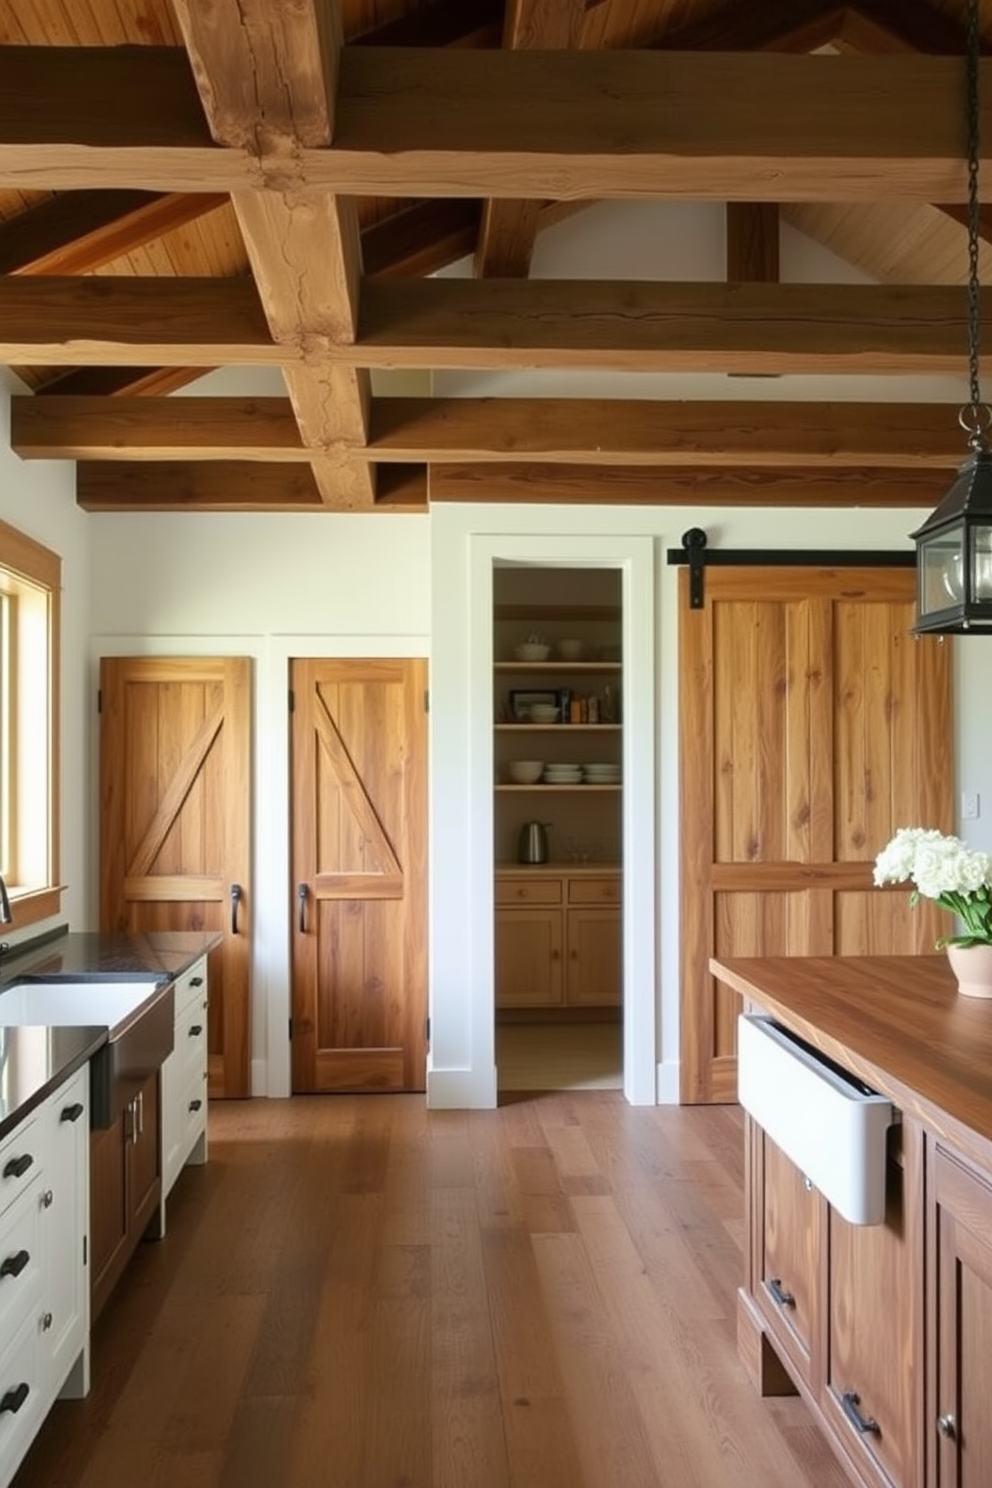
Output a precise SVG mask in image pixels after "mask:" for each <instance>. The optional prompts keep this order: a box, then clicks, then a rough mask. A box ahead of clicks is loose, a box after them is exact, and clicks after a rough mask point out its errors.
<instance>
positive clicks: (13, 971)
mask: <svg viewBox="0 0 992 1488" xmlns="http://www.w3.org/2000/svg"><path fill="white" fill-rule="evenodd" d="M222 940H223V935H222V934H221V932H220V931H219V930H152V931H147V932H146V933H144V934H141V935H125V934H123V933H120V932H114V933H113V934H104V933H103V932H102V931H99V930H92V931H69V932H66V933H64V934H59V935H55V936H54V937H52V938H51V939H48V940H45V941H43V942H40V943H36V944H34V945H27V946H23V947H12V948H11V950H10V951H8V952H7V954H6V956H5V957H4V960H3V966H2V974H0V992H2V990H3V988H4V987H5V986H9V985H12V984H13V983H14V982H20V981H23V980H24V979H25V978H26V977H34V978H38V977H50V978H54V977H58V978H65V977H78V978H79V980H80V981H101V982H106V981H114V980H119V981H123V980H127V981H142V980H144V979H145V978H146V977H147V979H148V980H149V981H150V982H160V981H165V980H168V981H171V980H172V979H173V977H177V976H182V974H183V972H184V971H186V970H188V969H189V967H190V966H192V964H193V962H194V961H198V960H199V958H200V957H201V956H203V955H205V954H206V952H207V951H209V950H212V949H213V947H214V946H216V945H219V944H220V942H221V941H222Z"/></svg>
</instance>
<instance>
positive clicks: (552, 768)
mask: <svg viewBox="0 0 992 1488" xmlns="http://www.w3.org/2000/svg"><path fill="white" fill-rule="evenodd" d="M542 778H543V780H544V782H545V784H546V785H581V784H582V766H581V765H570V764H559V765H545V767H544V775H543V777H542Z"/></svg>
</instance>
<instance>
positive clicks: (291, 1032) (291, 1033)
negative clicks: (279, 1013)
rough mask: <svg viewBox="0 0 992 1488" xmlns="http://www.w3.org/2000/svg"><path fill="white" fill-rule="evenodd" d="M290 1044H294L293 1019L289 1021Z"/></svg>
mask: <svg viewBox="0 0 992 1488" xmlns="http://www.w3.org/2000/svg"><path fill="white" fill-rule="evenodd" d="M289 1042H290V1043H292V1042H293V1020H292V1018H290V1020H289Z"/></svg>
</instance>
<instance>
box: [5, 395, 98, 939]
mask: <svg viewBox="0 0 992 1488" xmlns="http://www.w3.org/2000/svg"><path fill="white" fill-rule="evenodd" d="M25 392H27V389H26V387H25V386H24V384H23V383H22V382H21V380H20V378H18V377H16V376H15V375H14V374H13V373H12V372H10V371H8V369H7V368H5V367H0V519H2V520H3V521H5V522H7V523H9V524H10V526H11V527H16V528H18V530H19V531H21V532H24V533H26V534H27V536H28V537H32V538H34V539H35V541H37V542H40V543H42V544H43V545H44V546H45V547H46V548H50V549H51V550H52V552H54V553H58V554H59V555H60V557H61V559H62V585H63V591H62V697H61V741H60V743H61V750H60V752H61V761H62V778H61V782H60V790H61V797H62V828H63V830H62V857H61V865H60V866H61V870H62V881H63V883H65V884H66V885H67V889H66V892H65V894H64V895H63V898H62V910H63V914H62V919H64V920H65V921H67V922H68V923H69V924H70V925H72V927H73V928H74V929H85V928H87V927H86V912H87V911H86V878H87V858H86V803H87V800H88V796H89V788H90V781H91V779H92V770H93V764H94V761H93V759H92V758H91V756H90V754H89V751H88V746H87V730H86V724H85V720H86V710H87V707H88V703H89V699H88V698H87V696H86V686H85V679H86V656H87V635H88V627H89V599H90V565H89V560H90V529H89V526H88V523H87V519H86V516H85V513H83V512H81V511H80V510H79V508H78V507H77V506H76V475H75V468H74V466H72V465H70V464H67V463H66V461H64V460H43V461H38V462H33V463H31V464H25V463H24V462H23V461H22V460H19V459H18V458H17V456H16V455H14V454H12V453H11V449H10V398H11V395H12V394H15V393H25ZM58 923H60V921H59V919H58V918H55V919H53V920H52V921H51V922H43V923H40V924H37V925H33V926H31V927H30V929H29V931H22V932H20V933H19V934H13V935H12V934H9V933H5V934H4V936H3V939H4V940H6V941H8V942H9V943H10V944H17V942H18V941H19V940H23V939H25V938H26V936H27V935H37V934H39V933H40V932H41V931H42V930H45V929H49V928H51V927H52V926H53V925H57V924H58Z"/></svg>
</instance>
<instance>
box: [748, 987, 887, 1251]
mask: <svg viewBox="0 0 992 1488" xmlns="http://www.w3.org/2000/svg"><path fill="white" fill-rule="evenodd" d="M737 1095H738V1099H739V1101H740V1103H741V1105H742V1106H743V1107H744V1109H745V1111H747V1113H748V1114H749V1115H750V1116H751V1117H753V1119H754V1120H755V1121H756V1122H757V1123H758V1125H759V1126H760V1127H761V1128H762V1129H763V1130H764V1131H765V1132H767V1134H768V1135H769V1136H770V1137H771V1139H772V1141H773V1142H775V1144H776V1145H777V1146H778V1147H780V1148H781V1149H782V1151H783V1152H784V1153H785V1155H786V1156H787V1157H789V1158H791V1159H792V1161H793V1162H794V1163H795V1164H796V1166H797V1167H798V1168H799V1170H800V1172H801V1173H803V1174H804V1175H805V1177H806V1178H807V1179H808V1180H809V1181H810V1183H812V1184H813V1185H814V1187H816V1188H818V1189H819V1190H820V1192H821V1193H822V1194H823V1195H824V1196H825V1197H826V1199H827V1200H828V1201H829V1202H830V1203H831V1204H832V1205H833V1207H834V1208H835V1209H836V1210H837V1211H838V1212H839V1213H840V1214H842V1215H843V1216H844V1218H845V1219H847V1220H849V1221H850V1222H851V1224H856V1225H872V1224H881V1223H882V1222H883V1220H884V1219H885V1169H886V1157H885V1153H886V1133H887V1131H888V1128H889V1126H890V1125H891V1124H892V1121H893V1119H894V1117H893V1110H892V1105H891V1103H890V1102H889V1101H888V1100H886V1099H885V1097H884V1096H882V1095H879V1094H877V1093H876V1092H875V1091H874V1090H871V1089H869V1088H868V1087H867V1086H866V1085H864V1084H862V1082H861V1081H860V1080H859V1079H858V1078H857V1076H856V1075H853V1074H850V1073H848V1071H846V1070H842V1069H840V1068H839V1067H838V1066H837V1065H836V1064H833V1063H832V1062H831V1061H830V1060H828V1059H827V1058H826V1057H825V1056H824V1055H822V1054H820V1053H819V1052H818V1051H817V1050H814V1049H811V1048H810V1047H809V1046H808V1045H807V1044H804V1043H803V1042H802V1041H801V1040H799V1039H797V1038H795V1037H794V1036H793V1035H791V1034H790V1033H788V1032H787V1031H786V1030H785V1029H784V1028H782V1027H780V1026H779V1025H778V1024H777V1023H775V1022H774V1021H773V1020H772V1019H771V1018H768V1017H765V1016H763V1015H760V1014H754V1013H742V1014H741V1015H740V1017H739V1018H738V1021H737Z"/></svg>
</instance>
